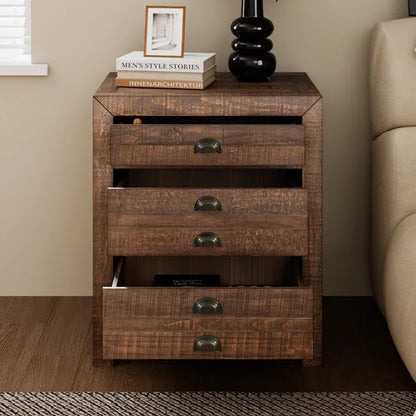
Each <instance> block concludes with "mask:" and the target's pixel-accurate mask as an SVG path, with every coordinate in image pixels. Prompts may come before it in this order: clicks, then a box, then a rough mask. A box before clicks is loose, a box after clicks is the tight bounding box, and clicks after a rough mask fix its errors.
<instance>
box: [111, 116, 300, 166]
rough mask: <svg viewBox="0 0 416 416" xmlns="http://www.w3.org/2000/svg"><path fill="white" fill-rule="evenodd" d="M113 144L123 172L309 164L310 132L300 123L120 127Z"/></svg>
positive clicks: (113, 160) (113, 129) (114, 130)
mask: <svg viewBox="0 0 416 416" xmlns="http://www.w3.org/2000/svg"><path fill="white" fill-rule="evenodd" d="M207 139H208V140H207ZM110 141H111V163H112V164H113V166H114V167H119V168H121V167H126V168H127V167H151V166H246V167H251V166H253V167H255V166H268V167H278V166H297V167H299V166H302V165H303V164H304V127H303V126H302V125H295V124H293V125H283V124H258V125H253V124H251V125H247V124H246V125H241V124H238V125H234V124H232V125H209V124H208V125H198V124H195V125H189V124H185V125H184V124H182V125H179V124H163V125H156V124H153V125H150V124H149V125H146V124H139V125H133V124H127V125H123V124H115V125H113V126H112V127H111V134H110Z"/></svg>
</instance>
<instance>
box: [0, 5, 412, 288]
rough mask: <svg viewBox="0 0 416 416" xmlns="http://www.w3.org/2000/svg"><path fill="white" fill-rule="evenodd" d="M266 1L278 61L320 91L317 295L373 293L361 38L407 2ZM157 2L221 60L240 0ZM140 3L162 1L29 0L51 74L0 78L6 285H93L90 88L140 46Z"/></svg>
mask: <svg viewBox="0 0 416 416" xmlns="http://www.w3.org/2000/svg"><path fill="white" fill-rule="evenodd" d="M264 1H265V12H266V15H267V16H268V17H269V18H270V19H271V20H273V22H274V23H275V24H276V26H277V30H276V31H275V33H274V34H273V35H272V40H273V41H274V42H275V48H274V52H275V53H276V55H277V57H278V70H279V71H306V72H308V73H309V75H310V76H311V78H312V80H313V81H314V82H315V83H316V85H317V86H318V88H319V89H320V91H321V92H322V94H323V95H324V100H325V115H324V116H325V149H324V169H325V178H324V192H325V198H324V199H325V200H324V208H325V213H324V215H325V225H324V236H325V238H324V269H325V279H324V288H325V293H326V294H328V295H366V294H369V293H370V291H369V284H368V263H369V259H368V234H369V233H368V223H369V221H368V216H369V214H368V190H369V189H368V187H369V124H368V109H367V52H368V40H369V34H370V31H371V28H372V26H373V25H374V23H375V22H376V21H378V20H386V19H391V18H398V17H404V16H405V15H406V13H407V5H406V3H407V1H405V0H367V1H363V0H348V1H345V0H313V1H311V0H280V1H279V3H277V4H276V3H275V2H274V1H273V0H264ZM163 3H164V4H172V5H173V4H175V5H178V4H179V5H186V6H187V21H186V43H185V49H186V50H187V51H213V52H216V53H217V63H218V69H219V70H227V65H226V63H227V57H228V55H229V53H230V46H229V44H230V42H231V40H232V34H231V33H230V31H229V25H230V22H231V21H232V20H233V19H234V18H235V17H237V16H238V15H239V12H240V3H239V1H237V0H234V1H231V0H230V1H223V0H210V1H206V0H182V1H181V2H179V3H178V2H172V1H164V2H163ZM146 4H154V5H160V4H161V3H160V1H154V0H152V1H148V2H142V1H140V0H134V1H133V0H123V1H121V2H120V1H116V0H113V1H111V0H88V1H85V0H84V1H81V0H71V1H67V0H61V1H53V0H35V1H33V6H32V7H33V25H32V31H33V54H34V62H39V63H48V64H49V65H50V67H49V68H50V75H49V76H48V77H47V78H12V77H9V78H7V77H0V94H1V95H0V97H1V98H0V175H1V178H2V186H1V188H0V224H1V232H0V264H1V279H2V282H1V283H2V290H1V294H2V295H90V294H91V286H92V243H91V241H92V209H91V207H92V198H91V196H92V190H91V189H92V170H91V166H92V141H91V134H92V129H91V123H92V122H91V101H92V98H91V97H92V95H93V93H94V91H95V89H96V88H97V87H98V85H99V84H100V82H101V81H102V80H103V79H104V77H105V76H106V74H107V73H108V72H109V71H111V70H114V59H115V58H116V57H117V56H120V55H122V54H124V53H127V52H129V51H131V50H134V49H142V48H143V39H144V33H143V32H144V29H143V28H144V9H145V5H146Z"/></svg>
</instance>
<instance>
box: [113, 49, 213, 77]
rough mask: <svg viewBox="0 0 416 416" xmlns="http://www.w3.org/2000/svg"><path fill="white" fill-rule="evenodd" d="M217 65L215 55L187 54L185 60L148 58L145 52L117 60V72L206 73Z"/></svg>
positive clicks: (138, 52) (131, 53)
mask: <svg viewBox="0 0 416 416" xmlns="http://www.w3.org/2000/svg"><path fill="white" fill-rule="evenodd" d="M214 65H215V53H198V52H185V54H184V56H183V58H159V57H157V58H154V57H146V56H144V54H143V51H134V52H130V53H128V54H127V55H124V56H120V58H117V59H116V70H117V71H153V72H197V73H201V72H205V71H206V70H208V69H209V68H211V67H212V66H214Z"/></svg>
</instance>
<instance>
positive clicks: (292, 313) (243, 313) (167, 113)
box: [93, 73, 322, 366]
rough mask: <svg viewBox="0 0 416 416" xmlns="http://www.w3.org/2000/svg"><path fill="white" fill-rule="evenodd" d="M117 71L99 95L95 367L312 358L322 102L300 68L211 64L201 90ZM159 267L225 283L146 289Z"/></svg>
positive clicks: (317, 338) (318, 345)
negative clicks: (256, 71)
mask: <svg viewBox="0 0 416 416" xmlns="http://www.w3.org/2000/svg"><path fill="white" fill-rule="evenodd" d="M114 80H115V74H109V76H108V77H107V78H106V80H105V81H104V82H103V84H102V85H101V87H100V88H99V89H98V91H97V93H96V95H95V97H94V314H93V320H94V365H97V366H100V365H111V364H112V363H113V360H118V359H302V360H304V364H305V365H319V364H320V362H321V357H322V318H321V310H322V308H321V305H322V294H321V291H322V99H321V95H320V93H319V92H318V90H317V89H316V88H315V86H314V85H313V84H312V82H311V81H310V79H309V78H308V76H307V75H306V74H304V73H287V74H284V73H279V74H276V75H275V76H274V77H273V79H272V80H271V81H270V82H267V83H240V82H237V81H234V80H233V79H232V77H231V76H230V75H228V74H217V81H216V82H215V83H214V84H213V85H212V86H210V87H209V88H207V89H206V90H203V91H197V90H158V89H134V88H116V87H115V84H114ZM137 119H139V120H137ZM136 123H141V124H136ZM163 273H170V274H219V275H220V276H221V286H219V287H155V286H153V279H154V275H156V274H163Z"/></svg>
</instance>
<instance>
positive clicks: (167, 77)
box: [116, 51, 215, 90]
mask: <svg viewBox="0 0 416 416" xmlns="http://www.w3.org/2000/svg"><path fill="white" fill-rule="evenodd" d="M116 69H117V78H116V85H117V86H118V87H136V88H181V89H196V90H202V89H204V88H206V87H207V86H208V85H210V84H211V83H213V82H214V81H215V53H185V54H184V56H183V58H159V57H157V58H152V57H145V56H144V54H143V52H141V51H135V52H130V53H128V54H127V55H124V56H121V57H120V58H117V59H116Z"/></svg>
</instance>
